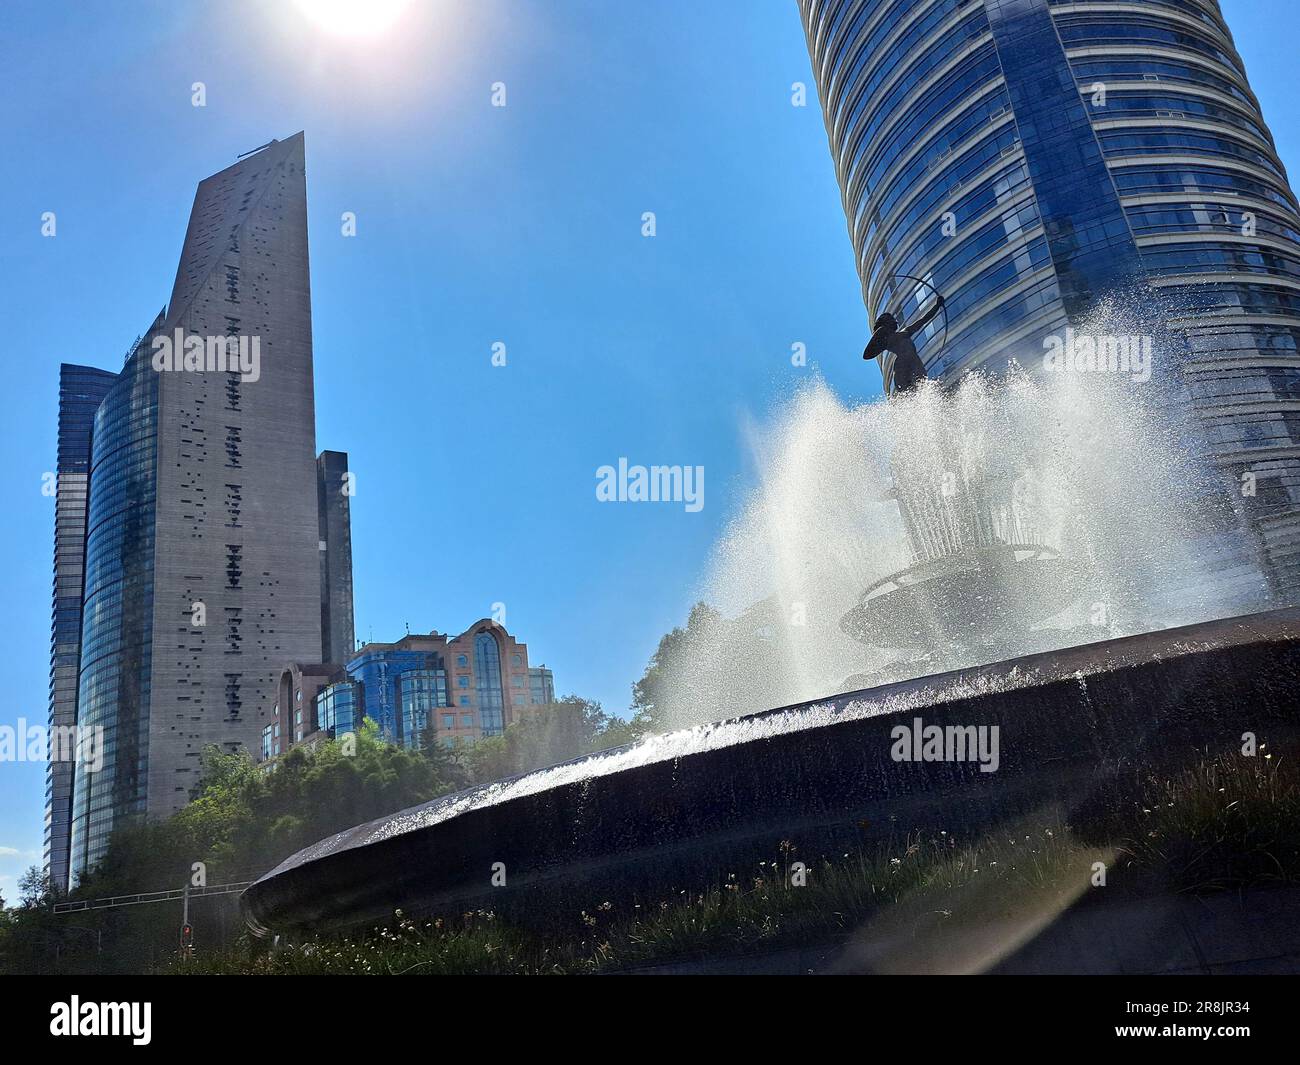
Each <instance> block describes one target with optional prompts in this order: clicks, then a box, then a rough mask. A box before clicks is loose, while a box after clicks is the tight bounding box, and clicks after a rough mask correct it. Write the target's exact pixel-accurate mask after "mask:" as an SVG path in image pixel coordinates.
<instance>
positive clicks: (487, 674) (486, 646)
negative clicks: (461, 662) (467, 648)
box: [474, 632, 506, 736]
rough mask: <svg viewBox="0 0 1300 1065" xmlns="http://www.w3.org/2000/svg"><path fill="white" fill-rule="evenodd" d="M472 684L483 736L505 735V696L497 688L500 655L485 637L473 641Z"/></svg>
mask: <svg viewBox="0 0 1300 1065" xmlns="http://www.w3.org/2000/svg"><path fill="white" fill-rule="evenodd" d="M474 680H475V688H476V690H477V693H478V707H479V721H480V723H481V724H482V726H483V735H484V736H499V735H501V733H502V732H504V731H505V705H506V699H505V692H504V691H503V690H502V688H501V651H500V649H499V648H498V647H497V642H496V640H495V639H493V638H492V637H491V636H490V635H489V634H488V633H486V632H481V633H479V634H478V636H476V637H475V638H474Z"/></svg>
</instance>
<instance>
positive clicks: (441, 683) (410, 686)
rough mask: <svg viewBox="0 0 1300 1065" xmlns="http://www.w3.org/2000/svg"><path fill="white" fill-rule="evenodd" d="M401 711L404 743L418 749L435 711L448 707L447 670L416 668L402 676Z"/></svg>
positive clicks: (400, 679) (422, 742)
mask: <svg viewBox="0 0 1300 1065" xmlns="http://www.w3.org/2000/svg"><path fill="white" fill-rule="evenodd" d="M399 684H400V701H401V711H402V742H403V744H404V746H406V747H410V748H412V749H414V750H419V749H420V748H421V747H422V746H423V745H424V733H425V732H426V731H427V729H428V728H429V723H430V722H431V721H432V719H433V717H432V715H433V711H434V710H435V709H437V708H438V707H442V706H448V705H450V702H449V700H448V698H447V672H446V670H443V669H413V670H409V671H407V672H406V673H403V674H402V675H401V677H400V678H399Z"/></svg>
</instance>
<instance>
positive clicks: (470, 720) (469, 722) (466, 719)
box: [460, 714, 474, 728]
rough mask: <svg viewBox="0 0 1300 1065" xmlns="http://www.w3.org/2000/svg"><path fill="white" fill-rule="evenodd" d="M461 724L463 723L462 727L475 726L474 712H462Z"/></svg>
mask: <svg viewBox="0 0 1300 1065" xmlns="http://www.w3.org/2000/svg"><path fill="white" fill-rule="evenodd" d="M460 724H461V727H462V728H473V727H474V715H473V714H461V715H460Z"/></svg>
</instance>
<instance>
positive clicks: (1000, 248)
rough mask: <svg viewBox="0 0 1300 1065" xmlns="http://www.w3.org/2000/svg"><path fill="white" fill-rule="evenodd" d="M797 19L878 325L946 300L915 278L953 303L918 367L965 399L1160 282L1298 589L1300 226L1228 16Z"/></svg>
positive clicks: (1209, 6) (910, 4)
mask: <svg viewBox="0 0 1300 1065" xmlns="http://www.w3.org/2000/svg"><path fill="white" fill-rule="evenodd" d="M799 7H800V12H801V15H802V19H803V25H804V30H805V34H806V36H807V40H808V49H809V54H810V57H811V60H812V69H813V74H814V77H815V80H816V82H817V86H818V90H819V93H820V96H821V102H822V109H823V113H824V117H825V122H826V129H827V134H828V138H829V141H830V148H831V155H832V157H833V160H834V164H835V171H836V176H837V178H838V180H839V185H840V189H841V195H842V200H843V204H844V210H845V214H846V216H847V219H848V224H849V233H850V239H851V241H852V245H853V250H854V253H855V259H856V263H857V269H858V272H859V275H860V277H861V281H862V292H863V298H864V301H865V303H866V305H867V308H868V311H869V315H870V317H871V319H872V320H874V318H875V316H876V314H877V313H879V312H880V311H882V310H884V309H886V308H887V307H888V308H893V309H900V298H904V297H907V296H909V294H910V293H912V292H913V291H914V290H919V293H920V296H921V297H922V298H923V299H928V298H929V295H930V293H929V290H928V289H927V288H925V287H924V286H918V285H917V284H916V283H915V282H914V281H913V280H910V279H906V278H900V277H898V276H897V275H914V276H915V277H919V278H923V279H925V281H926V282H928V283H930V284H933V286H934V287H935V289H937V290H939V291H941V292H942V293H943V294H944V295H945V297H946V300H947V307H946V310H947V314H946V315H944V316H940V317H939V318H938V319H936V320H935V321H934V322H933V323H932V324H931V325H930V326H928V327H927V328H926V330H925V331H924V332H922V333H921V334H920V337H919V338H918V339H919V341H920V343H919V344H918V351H919V354H920V355H921V357H922V359H923V360H924V361H925V362H926V364H927V369H928V372H929V373H930V375H931V376H932V377H939V378H940V379H943V380H954V379H956V378H957V377H960V376H961V375H962V374H964V373H965V372H967V371H969V370H971V369H974V368H976V367H981V366H988V367H991V368H993V369H1001V368H1002V367H1003V366H1004V365H1005V364H1006V361H1007V360H1008V359H1012V358H1014V359H1016V360H1017V361H1019V362H1020V363H1021V364H1022V365H1025V366H1027V367H1032V366H1035V365H1037V364H1039V363H1041V360H1042V355H1043V350H1044V349H1043V340H1044V338H1045V337H1047V336H1050V335H1054V334H1055V335H1059V334H1060V333H1062V332H1063V330H1064V329H1065V327H1066V326H1069V325H1077V324H1078V323H1079V322H1080V321H1081V320H1082V319H1083V318H1085V317H1086V315H1087V314H1088V312H1089V311H1090V310H1091V309H1093V308H1094V307H1095V306H1096V305H1097V303H1098V301H1099V300H1101V299H1102V298H1104V297H1105V296H1106V295H1107V294H1108V293H1114V292H1117V291H1124V290H1126V289H1127V290H1129V291H1132V290H1133V286H1134V284H1135V282H1136V283H1138V284H1140V285H1144V286H1146V287H1147V288H1148V289H1149V290H1151V291H1153V292H1154V294H1155V296H1156V297H1158V299H1157V300H1154V301H1151V302H1152V304H1153V305H1155V306H1159V308H1160V311H1159V314H1160V316H1161V317H1162V318H1165V319H1166V320H1167V323H1168V325H1170V326H1172V327H1173V329H1174V331H1175V333H1176V334H1178V335H1179V337H1180V339H1179V344H1180V347H1181V355H1182V360H1183V361H1182V363H1181V365H1180V367H1179V369H1180V371H1181V373H1182V376H1183V378H1184V381H1183V384H1185V393H1189V394H1190V396H1191V399H1192V401H1193V402H1194V403H1195V405H1196V408H1197V410H1198V412H1199V414H1200V415H1201V421H1202V424H1203V425H1204V428H1205V434H1206V436H1207V438H1208V441H1209V448H1210V450H1211V452H1212V453H1213V455H1214V457H1215V459H1216V460H1217V462H1218V463H1219V465H1220V466H1221V467H1222V469H1223V470H1224V472H1225V474H1227V475H1228V477H1230V478H1231V479H1232V480H1234V481H1236V482H1238V483H1241V482H1242V480H1243V475H1250V476H1249V477H1247V478H1246V479H1247V480H1248V481H1250V483H1252V484H1253V486H1254V489H1255V491H1254V494H1253V495H1250V494H1248V493H1243V495H1244V496H1245V498H1244V499H1243V500H1242V506H1243V509H1244V511H1245V513H1246V515H1247V517H1248V518H1249V519H1250V523H1251V526H1252V529H1253V531H1254V533H1255V535H1256V538H1257V541H1258V544H1259V547H1260V551H1261V554H1262V557H1263V558H1264V560H1265V563H1266V570H1267V573H1268V576H1269V579H1270V581H1271V583H1272V586H1273V588H1274V590H1275V592H1277V593H1279V594H1282V595H1288V594H1294V593H1295V592H1296V591H1298V590H1300V412H1298V411H1297V400H1300V210H1298V207H1297V201H1296V197H1295V194H1294V193H1293V192H1292V190H1291V188H1290V186H1289V184H1288V182H1287V176H1286V172H1285V170H1284V169H1283V166H1282V163H1281V161H1280V160H1279V158H1278V154H1277V151H1276V149H1275V147H1274V144H1273V139H1272V136H1271V135H1270V133H1269V131H1268V128H1267V127H1266V126H1265V124H1264V119H1263V117H1262V114H1261V111H1260V106H1259V102H1258V101H1257V100H1256V98H1255V96H1254V94H1253V93H1252V92H1251V89H1250V85H1249V84H1248V82H1247V80H1246V70H1245V66H1244V64H1243V63H1242V60H1241V56H1240V55H1239V54H1238V52H1237V50H1236V48H1235V46H1234V44H1233V40H1232V35H1231V33H1230V32H1229V30H1228V27H1227V25H1226V23H1225V22H1224V19H1223V15H1222V13H1221V12H1220V10H1219V7H1218V4H1217V3H1216V2H1215V0H1129V2H1126V3H1114V2H1109V0H1105V2H1103V0H1071V2H1068V3H1067V2H1064V0H1059V2H1058V0H799ZM901 309H902V310H904V311H905V312H906V313H908V314H912V313H914V312H915V310H916V306H915V304H904V305H903V306H902V307H901ZM944 333H946V344H942V346H943V350H942V352H940V350H939V349H940V346H941V342H942V338H943V334H944ZM882 369H883V372H884V375H885V381H886V387H888V386H889V384H890V381H891V379H892V373H893V366H892V356H891V357H889V358H887V359H886V360H885V362H884V365H883V367H882Z"/></svg>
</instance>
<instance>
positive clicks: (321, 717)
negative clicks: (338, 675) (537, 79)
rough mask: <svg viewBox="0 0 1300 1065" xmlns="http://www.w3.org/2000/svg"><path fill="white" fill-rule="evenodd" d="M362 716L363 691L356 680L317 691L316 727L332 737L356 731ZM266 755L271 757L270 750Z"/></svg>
mask: <svg viewBox="0 0 1300 1065" xmlns="http://www.w3.org/2000/svg"><path fill="white" fill-rule="evenodd" d="M361 716H362V714H361V693H360V690H359V689H358V687H357V684H356V683H355V682H354V681H350V680H341V681H338V682H336V683H334V684H331V685H329V686H328V687H325V688H322V689H321V690H320V691H319V692H317V693H316V728H318V729H319V730H320V731H322V732H324V733H326V734H328V735H329V737H330V739H334V738H335V737H337V736H342V735H343V734H344V733H348V732H355V731H356V730H357V728H358V727H359V726H360V724H361ZM264 757H268V758H269V757H270V751H266V752H265V753H264Z"/></svg>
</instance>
